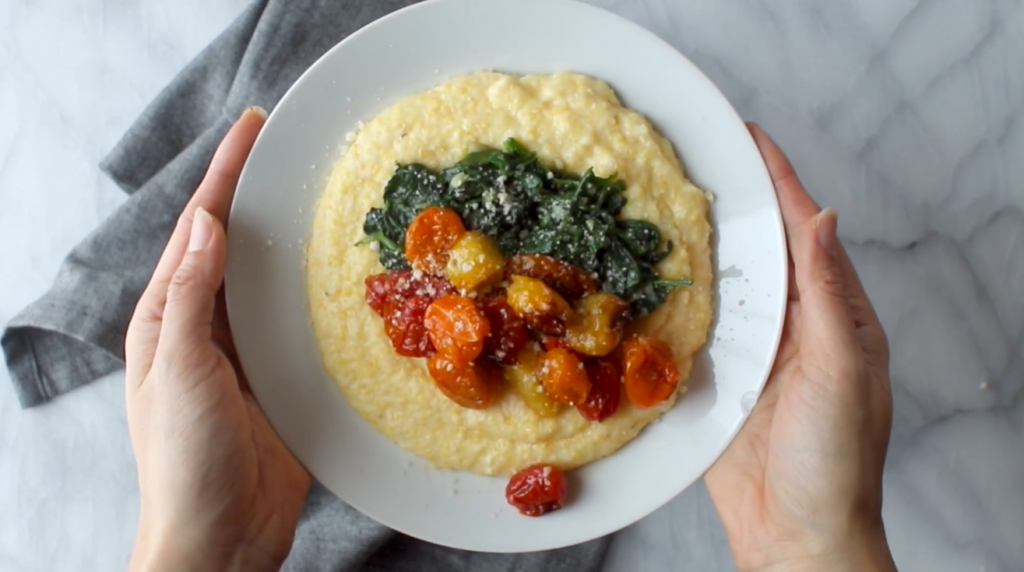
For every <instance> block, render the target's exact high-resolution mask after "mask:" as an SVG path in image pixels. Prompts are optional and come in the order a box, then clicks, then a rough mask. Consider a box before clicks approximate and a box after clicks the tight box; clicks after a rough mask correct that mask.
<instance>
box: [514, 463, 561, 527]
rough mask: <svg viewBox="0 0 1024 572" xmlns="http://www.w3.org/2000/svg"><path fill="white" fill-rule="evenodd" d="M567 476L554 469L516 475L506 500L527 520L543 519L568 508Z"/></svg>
mask: <svg viewBox="0 0 1024 572" xmlns="http://www.w3.org/2000/svg"><path fill="white" fill-rule="evenodd" d="M567 494H568V486H567V484H566V478H565V473H563V472H562V471H561V469H559V468H558V467H553V466H551V465H532V466H529V467H527V468H525V469H523V470H521V471H519V472H518V473H516V474H514V475H512V478H511V479H510V480H509V482H508V485H507V486H506V487H505V500H506V501H508V504H510V505H512V506H514V507H516V509H518V510H519V512H520V513H522V514H524V515H526V516H541V515H544V514H547V513H549V512H552V511H556V510H558V509H560V508H562V507H563V506H564V505H565V498H566V495H567Z"/></svg>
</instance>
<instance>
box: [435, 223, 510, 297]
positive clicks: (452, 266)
mask: <svg viewBox="0 0 1024 572" xmlns="http://www.w3.org/2000/svg"><path fill="white" fill-rule="evenodd" d="M445 272H446V273H447V275H448V279H449V280H451V282H452V284H454V285H455V287H456V288H459V289H460V290H480V291H484V290H486V289H487V288H488V287H490V286H493V285H494V284H496V283H498V282H500V281H501V277H502V275H503V274H504V272H505V257H504V255H502V254H501V249H500V248H498V244H497V243H495V242H494V240H493V239H491V237H489V236H487V235H486V234H484V233H482V232H480V231H479V230H472V231H469V232H467V233H466V234H463V235H462V236H461V237H460V238H459V239H458V240H457V241H455V244H454V245H452V249H451V252H449V257H448V264H447V266H446V267H445Z"/></svg>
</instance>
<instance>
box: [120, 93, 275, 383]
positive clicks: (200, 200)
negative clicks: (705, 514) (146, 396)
mask: <svg viewBox="0 0 1024 572" xmlns="http://www.w3.org/2000/svg"><path fill="white" fill-rule="evenodd" d="M265 119H266V111H264V110H263V109H261V108H258V107H252V108H249V109H247V110H246V111H245V112H244V113H242V116H241V118H239V120H238V121H237V122H236V123H235V125H234V126H233V127H232V128H231V130H230V131H228V133H227V135H225V137H224V140H223V141H222V142H221V144H220V146H219V147H218V148H217V152H216V153H215V154H214V156H213V160H212V161H211V163H210V167H209V170H208V171H207V175H206V177H205V178H204V179H203V181H202V182H201V183H200V184H199V187H198V188H197V189H196V192H195V194H194V195H193V196H192V199H191V200H190V201H189V203H188V204H187V205H186V206H185V209H184V210H183V211H182V213H181V216H180V217H179V218H178V223H177V225H176V227H175V229H174V232H173V233H172V234H171V238H170V240H169V241H168V243H167V246H166V247H165V248H164V253H163V255H162V256H161V258H160V261H159V262H158V263H157V266H156V269H155V270H154V272H153V276H152V277H151V279H150V282H149V285H148V286H147V287H146V290H145V291H144V292H143V293H142V296H141V297H140V299H139V302H138V304H137V306H136V308H135V314H134V315H133V316H132V321H131V324H130V325H129V328H128V336H127V339H126V341H125V353H126V357H127V358H128V364H129V369H130V370H131V369H138V370H139V371H147V370H148V369H149V367H150V365H151V364H152V361H153V354H154V352H155V351H156V345H157V339H158V336H159V333H160V322H161V319H162V316H163V310H164V304H165V302H166V299H167V287H168V285H169V283H170V280H171V276H172V275H173V274H174V271H175V270H176V269H177V268H178V266H180V264H181V260H182V256H183V255H184V252H185V247H186V242H187V240H188V234H189V232H190V230H191V228H192V219H193V216H194V213H195V211H196V209H198V208H203V209H204V210H206V211H207V212H209V213H211V214H212V215H213V216H214V217H216V218H217V219H219V220H220V221H222V222H223V221H226V220H227V216H228V211H229V210H230V207H231V201H232V199H233V198H234V194H235V186H236V185H237V183H238V176H239V175H240V174H241V171H242V166H243V165H244V164H245V160H246V158H247V157H248V156H249V152H250V151H251V150H252V145H253V143H254V142H255V141H256V136H257V135H258V134H259V131H260V129H261V128H262V127H263V123H264V120H265ZM129 378H131V379H137V378H138V376H132V375H129Z"/></svg>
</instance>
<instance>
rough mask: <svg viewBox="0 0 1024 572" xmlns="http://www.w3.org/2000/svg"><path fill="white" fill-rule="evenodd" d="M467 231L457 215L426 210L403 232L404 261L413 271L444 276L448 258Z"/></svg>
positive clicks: (439, 208) (430, 209) (446, 211)
mask: <svg viewBox="0 0 1024 572" xmlns="http://www.w3.org/2000/svg"><path fill="white" fill-rule="evenodd" d="M463 234H466V227H465V226H464V225H463V224H462V219H461V218H459V214H458V213H456V212H455V211H453V210H451V209H446V208H444V207H428V208H427V209H425V210H424V211H423V212H421V213H420V214H418V215H416V218H414V219H413V221H412V223H411V224H409V228H408V229H406V231H405V258H406V259H407V260H408V261H409V264H411V265H412V267H413V269H414V270H419V271H421V272H426V273H427V274H436V275H439V276H443V275H444V273H445V267H446V266H447V265H448V254H449V252H450V251H451V249H452V246H454V245H455V241H457V240H458V239H459V238H460V237H462V235H463Z"/></svg>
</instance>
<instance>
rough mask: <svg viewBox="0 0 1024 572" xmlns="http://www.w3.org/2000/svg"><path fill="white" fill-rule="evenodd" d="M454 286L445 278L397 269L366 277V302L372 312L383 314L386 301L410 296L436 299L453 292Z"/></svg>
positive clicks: (399, 299)
mask: <svg viewBox="0 0 1024 572" xmlns="http://www.w3.org/2000/svg"><path fill="white" fill-rule="evenodd" d="M454 293H455V288H453V287H452V285H451V283H450V282H448V280H447V279H445V278H443V277H440V276H431V275H430V274H424V273H422V272H414V271H412V270H398V271H395V272H388V273H386V274H376V275H374V276H367V277H366V303H367V304H369V306H370V308H372V309H373V311H374V312H377V314H378V315H380V316H381V317H383V316H384V314H383V311H384V306H385V305H386V304H387V302H388V301H391V300H396V301H401V300H404V299H406V298H410V297H412V296H420V297H423V298H428V299H430V300H436V299H438V298H440V297H441V296H444V295H446V294H454Z"/></svg>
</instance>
